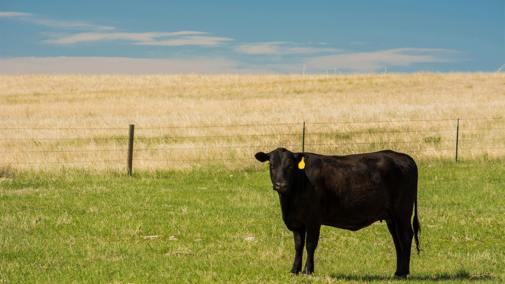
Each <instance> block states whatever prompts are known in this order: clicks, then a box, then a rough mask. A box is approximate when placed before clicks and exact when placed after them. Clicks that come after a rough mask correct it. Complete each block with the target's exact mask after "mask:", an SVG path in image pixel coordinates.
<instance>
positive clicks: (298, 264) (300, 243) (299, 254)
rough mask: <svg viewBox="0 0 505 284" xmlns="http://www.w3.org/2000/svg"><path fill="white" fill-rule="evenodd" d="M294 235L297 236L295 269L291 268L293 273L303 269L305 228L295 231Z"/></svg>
mask: <svg viewBox="0 0 505 284" xmlns="http://www.w3.org/2000/svg"><path fill="white" fill-rule="evenodd" d="M293 237H294V238H295V251H296V254H295V261H294V263H293V269H291V274H298V272H300V271H302V258H303V247H304V245H305V229H301V230H297V231H293Z"/></svg>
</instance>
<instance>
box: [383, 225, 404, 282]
mask: <svg viewBox="0 0 505 284" xmlns="http://www.w3.org/2000/svg"><path fill="white" fill-rule="evenodd" d="M386 224H387V225H388V230H389V233H390V234H391V236H392V237H393V242H394V244H395V249H396V272H395V275H399V274H398V273H400V271H401V270H400V266H401V263H402V259H401V258H402V247H401V245H400V240H399V239H398V233H397V231H396V223H395V221H394V219H391V220H386Z"/></svg>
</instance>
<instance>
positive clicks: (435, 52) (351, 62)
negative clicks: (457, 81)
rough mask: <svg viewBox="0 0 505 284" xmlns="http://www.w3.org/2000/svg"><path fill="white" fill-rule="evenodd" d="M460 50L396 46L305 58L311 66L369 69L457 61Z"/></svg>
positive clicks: (319, 67) (318, 67)
mask: <svg viewBox="0 0 505 284" xmlns="http://www.w3.org/2000/svg"><path fill="white" fill-rule="evenodd" d="M460 53H461V52H460V51H457V50H450V49H428V48H396V49H389V50H380V51H374V52H359V53H349V54H339V55H328V56H320V57H313V58H307V59H305V62H307V66H308V67H309V68H315V69H324V68H335V67H336V68H342V69H355V70H369V69H376V68H383V67H390V66H409V65H410V64H412V63H424V62H431V63H435V62H455V61H461V59H456V58H454V54H460Z"/></svg>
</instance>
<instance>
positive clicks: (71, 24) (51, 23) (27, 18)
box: [0, 12, 116, 30]
mask: <svg viewBox="0 0 505 284" xmlns="http://www.w3.org/2000/svg"><path fill="white" fill-rule="evenodd" d="M0 18H12V19H14V20H17V21H22V22H27V23H31V24H35V25H40V26H47V27H52V28H59V29H66V30H68V29H70V30H71V29H78V30H82V29H87V30H114V29H116V28H115V27H107V26H99V25H94V24H90V23H86V22H81V21H61V20H53V19H47V18H43V17H40V16H38V15H35V14H30V13H20V12H0Z"/></svg>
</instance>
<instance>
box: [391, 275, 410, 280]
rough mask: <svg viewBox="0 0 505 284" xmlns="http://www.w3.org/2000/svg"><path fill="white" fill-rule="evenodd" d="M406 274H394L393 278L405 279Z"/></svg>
mask: <svg viewBox="0 0 505 284" xmlns="http://www.w3.org/2000/svg"><path fill="white" fill-rule="evenodd" d="M407 275H408V274H405V275H396V274H395V276H394V278H395V279H406V278H407Z"/></svg>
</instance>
